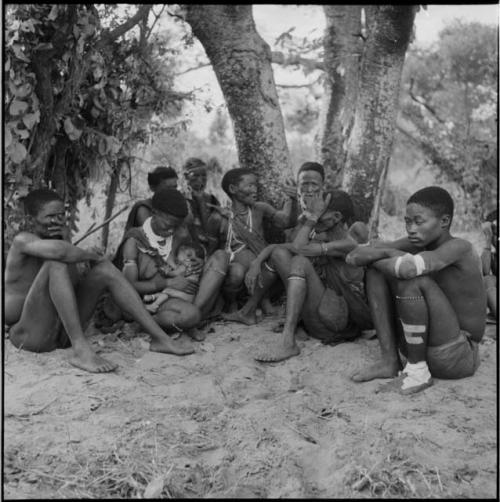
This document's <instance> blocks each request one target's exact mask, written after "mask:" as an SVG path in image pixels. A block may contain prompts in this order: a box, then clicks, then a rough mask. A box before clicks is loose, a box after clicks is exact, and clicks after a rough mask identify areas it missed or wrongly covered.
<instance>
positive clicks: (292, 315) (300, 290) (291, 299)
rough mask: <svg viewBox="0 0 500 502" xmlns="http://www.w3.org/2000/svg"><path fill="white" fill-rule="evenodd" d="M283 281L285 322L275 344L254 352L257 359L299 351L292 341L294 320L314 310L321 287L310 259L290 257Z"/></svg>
mask: <svg viewBox="0 0 500 502" xmlns="http://www.w3.org/2000/svg"><path fill="white" fill-rule="evenodd" d="M282 272H283V270H282ZM280 275H281V274H280ZM287 282H288V284H287V297H286V321H285V326H284V328H283V332H282V334H281V340H280V341H279V342H278V344H277V345H276V346H275V347H273V348H271V349H268V350H266V351H263V352H262V353H260V354H258V355H257V356H256V357H255V359H256V360H257V361H262V362H277V361H283V360H285V359H288V358H290V357H293V356H296V355H298V354H299V353H300V349H299V347H298V345H297V344H296V341H295V331H296V329H297V323H298V322H299V319H300V318H301V316H302V315H303V314H312V313H313V312H315V311H316V310H317V300H318V298H321V297H322V296H323V293H324V290H325V288H324V286H323V284H322V282H321V280H320V278H319V277H318V275H317V274H316V272H315V270H314V268H313V266H312V264H311V262H310V261H309V260H308V259H307V258H305V257H303V256H295V257H293V258H292V260H291V263H290V273H289V276H288V280H287Z"/></svg>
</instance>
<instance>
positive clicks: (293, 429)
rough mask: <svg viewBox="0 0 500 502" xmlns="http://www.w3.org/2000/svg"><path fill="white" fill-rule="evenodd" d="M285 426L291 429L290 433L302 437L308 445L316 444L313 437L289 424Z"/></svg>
mask: <svg viewBox="0 0 500 502" xmlns="http://www.w3.org/2000/svg"><path fill="white" fill-rule="evenodd" d="M285 426H286V427H288V428H289V429H291V430H292V431H294V432H296V433H297V434H298V435H299V436H302V437H303V438H304V439H305V440H306V441H308V442H309V443H313V444H318V440H317V439H316V438H315V437H313V436H311V435H310V434H309V433H307V432H304V431H301V430H299V429H296V428H295V427H293V426H291V425H290V424H285Z"/></svg>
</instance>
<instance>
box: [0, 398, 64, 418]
mask: <svg viewBox="0 0 500 502" xmlns="http://www.w3.org/2000/svg"><path fill="white" fill-rule="evenodd" d="M58 399H59V396H57V397H55V398H54V399H52V401H49V402H48V403H47V404H45V405H44V406H42V407H41V408H40V409H38V410H35V411H30V412H29V413H19V414H18V413H7V414H6V415H5V417H6V418H8V417H15V418H25V417H32V416H33V415H39V414H40V413H42V411H43V410H45V409H46V408H48V407H49V406H50V405H51V404H52V403H54V402H55V401H57V400H58Z"/></svg>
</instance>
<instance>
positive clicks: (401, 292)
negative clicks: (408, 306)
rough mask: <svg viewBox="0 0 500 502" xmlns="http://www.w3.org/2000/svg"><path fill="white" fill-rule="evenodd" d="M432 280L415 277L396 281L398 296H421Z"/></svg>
mask: <svg viewBox="0 0 500 502" xmlns="http://www.w3.org/2000/svg"><path fill="white" fill-rule="evenodd" d="M429 281H430V279H429V278H428V277H425V276H419V277H414V278H413V279H405V280H398V281H396V285H395V287H396V292H397V294H398V296H416V295H421V294H422V291H423V290H424V289H425V287H426V285H427V284H428V283H429Z"/></svg>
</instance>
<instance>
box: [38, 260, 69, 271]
mask: <svg viewBox="0 0 500 502" xmlns="http://www.w3.org/2000/svg"><path fill="white" fill-rule="evenodd" d="M43 267H45V268H48V269H49V270H50V271H51V272H66V271H67V270H68V264H67V263H64V262H62V261H57V260H47V261H46V262H45V263H44V264H43Z"/></svg>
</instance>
